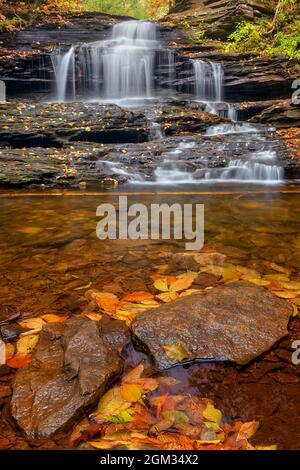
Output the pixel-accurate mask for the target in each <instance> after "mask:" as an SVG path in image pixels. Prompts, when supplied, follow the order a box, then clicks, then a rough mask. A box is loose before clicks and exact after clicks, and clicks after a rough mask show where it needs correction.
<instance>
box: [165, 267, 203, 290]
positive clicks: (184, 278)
mask: <svg viewBox="0 0 300 470" xmlns="http://www.w3.org/2000/svg"><path fill="white" fill-rule="evenodd" d="M197 276H198V273H194V272H191V271H190V272H187V273H184V274H180V275H179V276H177V279H176V281H174V282H171V284H170V287H169V290H170V291H173V292H180V291H183V290H186V289H188V288H189V287H190V286H191V285H192V284H193V282H194V280H195V279H196V277H197Z"/></svg>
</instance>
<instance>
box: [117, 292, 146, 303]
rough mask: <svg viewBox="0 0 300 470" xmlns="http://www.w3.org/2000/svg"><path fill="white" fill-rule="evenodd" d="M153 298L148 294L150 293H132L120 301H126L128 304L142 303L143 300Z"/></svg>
mask: <svg viewBox="0 0 300 470" xmlns="http://www.w3.org/2000/svg"><path fill="white" fill-rule="evenodd" d="M153 298H154V295H153V294H150V292H133V293H131V294H127V295H125V297H123V299H122V300H127V301H129V302H143V301H145V300H152V299H153Z"/></svg>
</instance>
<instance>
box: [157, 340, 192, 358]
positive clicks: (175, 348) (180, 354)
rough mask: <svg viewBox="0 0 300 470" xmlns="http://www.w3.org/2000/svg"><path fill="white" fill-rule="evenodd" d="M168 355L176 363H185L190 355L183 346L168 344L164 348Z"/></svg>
mask: <svg viewBox="0 0 300 470" xmlns="http://www.w3.org/2000/svg"><path fill="white" fill-rule="evenodd" d="M163 349H164V351H165V353H166V355H167V356H168V357H169V358H170V359H172V360H174V361H183V360H184V359H188V357H189V353H188V351H187V350H186V349H185V347H184V346H183V344H170V345H169V344H167V345H164V346H163Z"/></svg>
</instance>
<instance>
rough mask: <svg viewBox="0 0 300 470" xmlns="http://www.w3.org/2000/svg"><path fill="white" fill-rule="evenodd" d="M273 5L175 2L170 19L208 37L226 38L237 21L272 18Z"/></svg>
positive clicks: (235, 0) (228, 0)
mask: <svg viewBox="0 0 300 470" xmlns="http://www.w3.org/2000/svg"><path fill="white" fill-rule="evenodd" d="M272 3H273V2H269V1H265V0H244V1H239V0H217V1H215V0H186V1H185V0H176V1H175V4H174V7H173V8H172V10H171V15H170V17H169V18H170V20H171V21H174V22H179V23H182V22H184V21H185V22H188V23H189V25H190V26H192V27H193V26H198V27H201V29H202V30H203V31H204V33H205V36H206V37H208V38H211V39H226V38H227V37H228V35H229V34H231V33H232V32H233V31H234V29H235V27H236V25H237V24H238V23H239V22H241V21H243V20H245V21H255V20H256V19H258V18H263V17H269V16H270V15H272V13H273V11H274V10H273V4H272Z"/></svg>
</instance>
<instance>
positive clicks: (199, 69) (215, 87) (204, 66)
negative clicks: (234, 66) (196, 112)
mask: <svg viewBox="0 0 300 470" xmlns="http://www.w3.org/2000/svg"><path fill="white" fill-rule="evenodd" d="M193 70H194V75H195V97H196V99H197V100H198V101H202V102H203V103H205V104H206V106H205V111H206V112H207V113H210V114H216V115H218V116H220V117H224V118H228V119H230V120H232V121H236V120H237V111H236V109H235V106H234V105H233V104H232V103H227V102H225V101H223V97H224V69H223V66H222V64H220V63H217V62H205V61H204V60H193Z"/></svg>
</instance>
